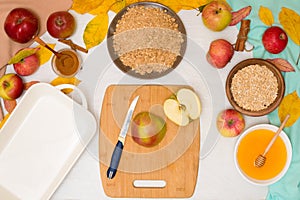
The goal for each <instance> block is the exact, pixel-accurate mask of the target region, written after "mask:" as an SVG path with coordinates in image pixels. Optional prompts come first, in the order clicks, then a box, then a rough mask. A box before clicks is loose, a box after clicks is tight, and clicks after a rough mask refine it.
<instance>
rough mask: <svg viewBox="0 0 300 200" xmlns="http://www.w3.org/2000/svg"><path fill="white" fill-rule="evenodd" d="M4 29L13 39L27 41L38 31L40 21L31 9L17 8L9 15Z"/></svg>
mask: <svg viewBox="0 0 300 200" xmlns="http://www.w3.org/2000/svg"><path fill="white" fill-rule="evenodd" d="M4 30H5V32H6V34H7V35H8V36H9V37H10V38H11V39H12V40H13V41H15V42H18V43H27V42H29V41H30V40H31V39H32V37H33V36H34V35H36V34H37V33H38V30H39V21H38V18H37V16H36V15H35V14H33V13H32V12H31V11H29V10H27V9H25V8H15V9H13V10H12V11H10V13H9V14H8V15H7V17H6V19H5V22H4Z"/></svg>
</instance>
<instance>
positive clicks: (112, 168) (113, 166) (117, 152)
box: [106, 141, 124, 179]
mask: <svg viewBox="0 0 300 200" xmlns="http://www.w3.org/2000/svg"><path fill="white" fill-rule="evenodd" d="M123 147H124V145H123V143H122V142H121V141H118V143H117V144H116V146H115V149H114V152H113V154H112V156H111V161H110V165H109V168H108V170H107V173H106V175H107V178H109V179H112V178H114V177H115V175H116V173H117V169H118V166H119V163H120V159H121V155H122V152H123Z"/></svg>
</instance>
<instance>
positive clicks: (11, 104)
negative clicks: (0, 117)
mask: <svg viewBox="0 0 300 200" xmlns="http://www.w3.org/2000/svg"><path fill="white" fill-rule="evenodd" d="M3 102H4V107H5V110H6V111H7V112H8V113H11V112H12V111H13V110H14V109H15V107H16V106H17V101H16V100H15V99H14V100H4V101H3Z"/></svg>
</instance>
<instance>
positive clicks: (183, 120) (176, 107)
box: [164, 88, 201, 126]
mask: <svg viewBox="0 0 300 200" xmlns="http://www.w3.org/2000/svg"><path fill="white" fill-rule="evenodd" d="M172 97H173V95H172ZM175 97H176V98H169V99H167V100H166V101H165V102H164V112H165V114H166V116H167V117H168V118H169V119H170V120H171V121H173V122H174V123H176V124H177V125H179V126H186V125H188V124H189V122H190V121H191V120H195V119H197V118H199V116H200V113H201V103H200V100H199V98H198V96H197V94H196V93H195V92H194V91H192V90H190V89H186V88H182V89H180V90H178V92H177V93H176V96H175Z"/></svg>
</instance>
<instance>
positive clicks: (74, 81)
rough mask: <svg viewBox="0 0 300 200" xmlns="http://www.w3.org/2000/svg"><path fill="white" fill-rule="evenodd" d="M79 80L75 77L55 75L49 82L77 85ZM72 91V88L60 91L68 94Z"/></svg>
mask: <svg viewBox="0 0 300 200" xmlns="http://www.w3.org/2000/svg"><path fill="white" fill-rule="evenodd" d="M79 83H80V80H78V79H77V78H76V77H72V78H63V77H57V78H55V79H53V80H52V81H51V82H50V84H51V85H53V86H56V85H61V84H72V85H75V86H77V85H79ZM72 91H73V89H63V90H62V92H63V93H65V94H69V93H71V92H72Z"/></svg>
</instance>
